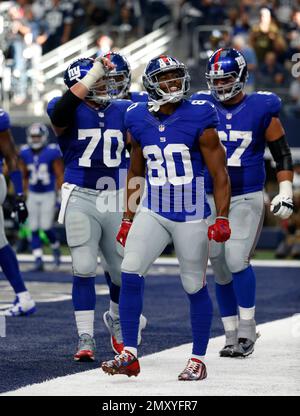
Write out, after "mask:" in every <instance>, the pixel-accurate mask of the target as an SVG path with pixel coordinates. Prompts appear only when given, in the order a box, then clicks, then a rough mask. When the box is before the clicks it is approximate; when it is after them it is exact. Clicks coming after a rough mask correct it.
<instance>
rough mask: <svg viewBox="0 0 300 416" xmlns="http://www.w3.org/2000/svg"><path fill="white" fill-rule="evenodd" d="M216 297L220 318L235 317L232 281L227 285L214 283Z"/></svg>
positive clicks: (235, 305)
mask: <svg viewBox="0 0 300 416" xmlns="http://www.w3.org/2000/svg"><path fill="white" fill-rule="evenodd" d="M216 297H217V301H218V305H219V310H220V314H221V317H222V318H224V317H226V316H234V315H237V313H238V310H237V300H236V297H235V293H234V288H233V282H232V281H231V282H230V283H228V284H227V285H219V284H218V283H216Z"/></svg>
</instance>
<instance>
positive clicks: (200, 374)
mask: <svg viewBox="0 0 300 416" xmlns="http://www.w3.org/2000/svg"><path fill="white" fill-rule="evenodd" d="M206 377H207V372H206V366H205V364H204V363H203V362H202V361H201V360H197V358H190V359H189V361H188V363H187V366H186V367H185V369H184V370H183V371H182V373H180V374H179V376H178V380H183V381H194V380H203V379H204V378H206Z"/></svg>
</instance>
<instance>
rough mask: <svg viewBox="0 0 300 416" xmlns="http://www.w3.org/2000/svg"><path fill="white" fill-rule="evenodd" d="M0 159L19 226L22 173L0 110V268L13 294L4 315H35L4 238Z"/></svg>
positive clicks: (7, 122)
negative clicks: (14, 198) (11, 194)
mask: <svg viewBox="0 0 300 416" xmlns="http://www.w3.org/2000/svg"><path fill="white" fill-rule="evenodd" d="M3 160H5V162H6V166H7V170H8V173H9V177H10V179H11V181H12V183H13V185H14V189H15V193H16V202H15V207H14V212H13V214H14V216H15V217H16V218H17V220H18V222H19V223H24V222H25V221H26V219H27V216H28V211H27V207H26V204H25V200H24V195H23V184H22V174H21V171H20V168H19V165H18V154H17V150H16V147H15V144H14V140H13V137H12V134H11V131H10V119H9V115H8V114H7V113H6V112H5V111H4V110H2V109H0V266H1V268H2V271H3V273H4V275H5V277H6V278H7V280H8V281H9V283H10V284H11V286H12V288H13V290H14V292H15V294H16V298H15V301H14V303H13V305H12V306H11V307H10V308H8V309H7V310H6V311H5V312H4V315H6V316H22V315H30V314H32V313H33V312H35V302H34V300H33V299H32V298H31V296H30V293H29V292H28V290H27V289H26V286H25V284H24V282H23V279H22V276H21V273H20V270H19V265H18V261H17V257H16V255H15V252H14V251H13V249H12V248H11V246H10V245H9V243H8V241H7V239H6V236H5V230H4V217H3V209H2V204H3V202H4V200H5V198H6V192H7V189H6V182H5V178H4V175H3V174H2V166H3Z"/></svg>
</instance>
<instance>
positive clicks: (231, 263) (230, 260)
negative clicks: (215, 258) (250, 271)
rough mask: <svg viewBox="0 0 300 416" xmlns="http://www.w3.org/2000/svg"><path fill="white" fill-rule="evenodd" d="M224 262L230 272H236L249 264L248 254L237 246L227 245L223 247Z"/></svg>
mask: <svg viewBox="0 0 300 416" xmlns="http://www.w3.org/2000/svg"><path fill="white" fill-rule="evenodd" d="M225 256H226V263H227V265H228V268H229V270H230V271H231V273H238V272H241V271H242V270H245V269H246V268H247V267H248V266H249V256H248V255H246V254H245V253H244V252H243V250H242V249H239V247H238V246H235V245H234V246H230V245H229V246H228V247H226V249H225Z"/></svg>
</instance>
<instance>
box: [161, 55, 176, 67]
mask: <svg viewBox="0 0 300 416" xmlns="http://www.w3.org/2000/svg"><path fill="white" fill-rule="evenodd" d="M158 62H159V66H160V68H165V67H166V66H168V65H174V64H175V65H176V62H175V61H173V60H172V58H170V57H169V56H164V55H162V56H161V57H160V59H159V60H158Z"/></svg>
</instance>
